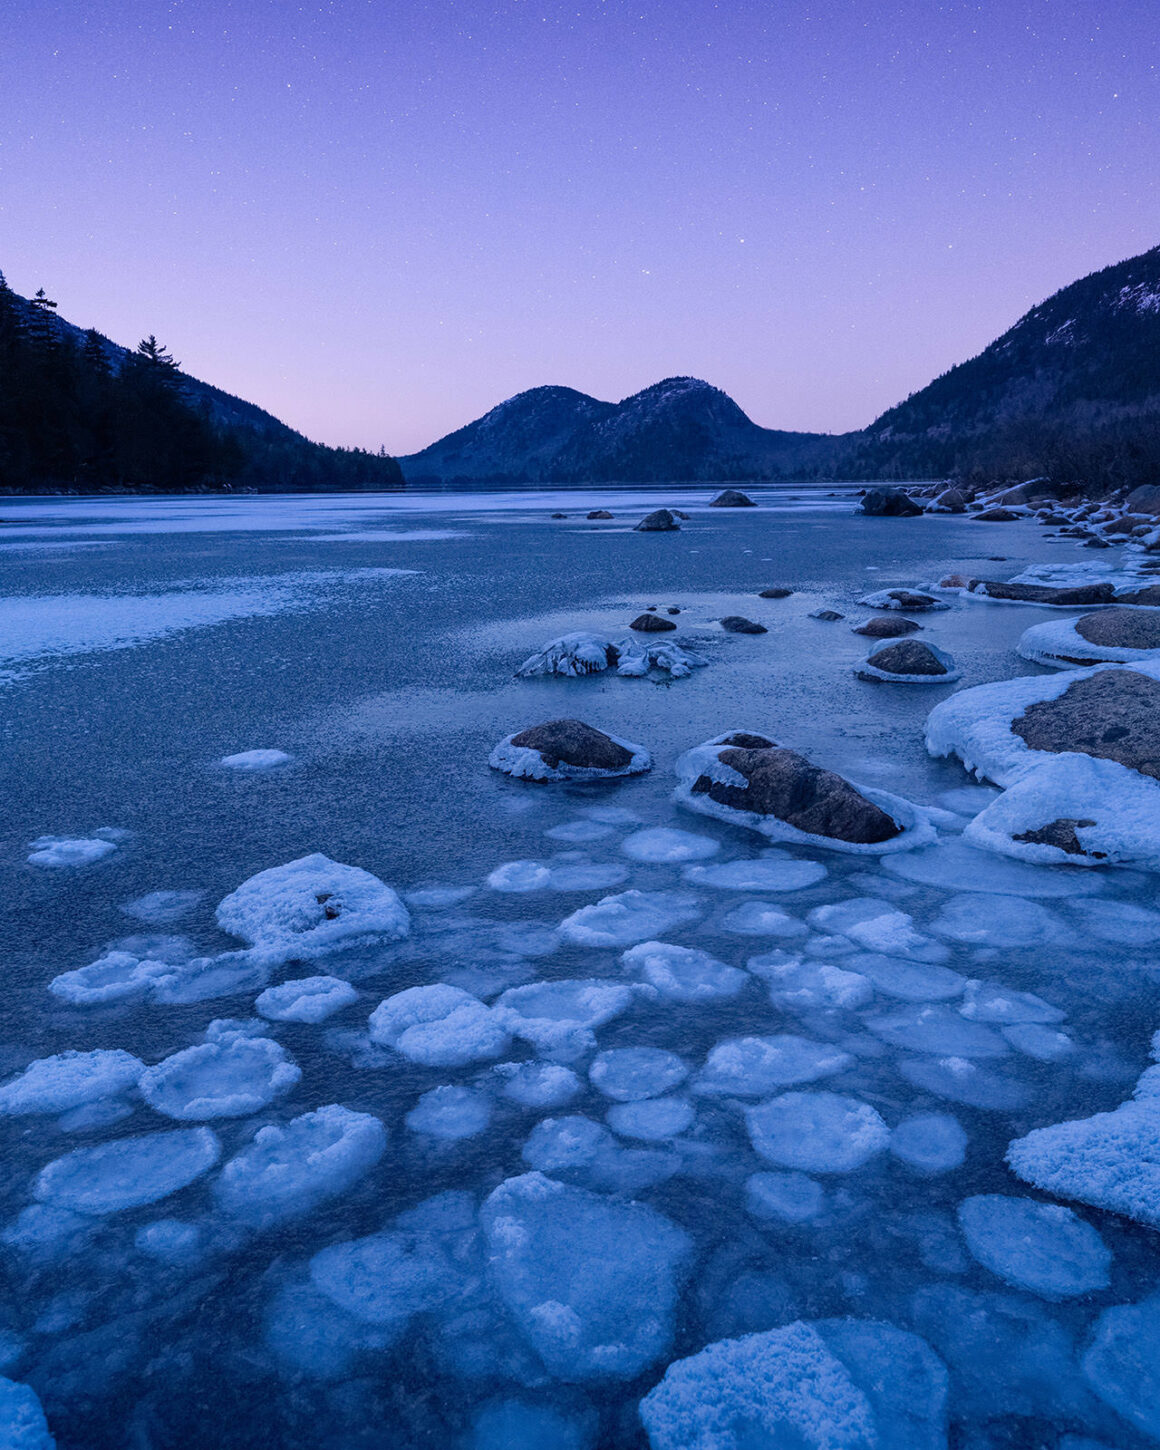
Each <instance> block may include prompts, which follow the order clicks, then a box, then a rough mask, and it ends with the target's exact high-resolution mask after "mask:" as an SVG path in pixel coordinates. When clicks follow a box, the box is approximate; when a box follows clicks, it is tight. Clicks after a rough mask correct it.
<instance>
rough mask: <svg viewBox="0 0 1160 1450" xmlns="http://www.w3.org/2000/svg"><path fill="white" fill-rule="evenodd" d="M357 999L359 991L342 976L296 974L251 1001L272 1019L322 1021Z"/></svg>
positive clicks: (273, 1020) (282, 1020)
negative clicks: (289, 979)
mask: <svg viewBox="0 0 1160 1450" xmlns="http://www.w3.org/2000/svg"><path fill="white" fill-rule="evenodd" d="M357 1001H358V991H357V989H356V988H354V987H352V986H351V984H350V983H349V982H345V981H343V979H342V978H341V977H297V978H295V979H294V981H292V982H282V983H280V984H279V985H278V986H277V987H267V988H266V990H265V991H264V992H263V993H262V994H261V996H260V997H259V998H258V1000H257V1001H256V1002H255V1003H254V1008H255V1010H256V1011H258V1012H260V1013H261V1014H262V1016H263V1017H268V1018H269V1019H270V1021H271V1022H311V1023H314V1022H325V1020H326V1019H327V1018H328V1017H330V1016H332V1015H333V1014H334V1013H335V1012H338V1011H340V1010H341V1009H342V1008H343V1007H349V1006H350V1004H351V1003H352V1002H357Z"/></svg>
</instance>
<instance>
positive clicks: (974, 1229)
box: [958, 1193, 1112, 1299]
mask: <svg viewBox="0 0 1160 1450" xmlns="http://www.w3.org/2000/svg"><path fill="white" fill-rule="evenodd" d="M958 1220H959V1227H960V1229H962V1231H963V1237H964V1238H965V1239H966V1241H967V1248H968V1249H969V1250H970V1251H971V1256H972V1258H974V1259H976V1260H977V1261H978V1262H979V1263H980V1264H982V1265H983V1267H984V1268H985V1269H989V1270H990V1271H991V1273H992V1274H995V1275H997V1276H998V1277H999V1278H1000V1279H1004V1280H1006V1282H1007V1283H1008V1284H1013V1285H1014V1286H1015V1287H1016V1288H1017V1289H1029V1290H1030V1291H1031V1292H1032V1293H1033V1294H1038V1295H1039V1296H1040V1297H1041V1298H1043V1299H1067V1298H1072V1297H1074V1296H1075V1295H1077V1294H1091V1293H1093V1292H1094V1291H1095V1290H1097V1289H1106V1288H1107V1287H1108V1270H1109V1268H1110V1266H1111V1262H1112V1255H1111V1251H1110V1250H1109V1249H1108V1247H1107V1245H1106V1244H1105V1243H1104V1241H1103V1239H1101V1238H1100V1236H1099V1234H1098V1233H1097V1232H1096V1231H1095V1229H1094V1228H1092V1226H1091V1224H1089V1223H1084V1221H1083V1219H1081V1218H1077V1217H1076V1215H1075V1214H1074V1213H1073V1212H1072V1211H1071V1209H1070V1208H1064V1207H1063V1205H1062V1204H1059V1203H1039V1202H1037V1201H1036V1200H1035V1199H1032V1198H1011V1197H1008V1196H1007V1195H1005V1194H1002V1193H980V1194H977V1195H975V1196H974V1197H973V1198H964V1199H963V1201H962V1202H961V1203H960V1204H959V1207H958Z"/></svg>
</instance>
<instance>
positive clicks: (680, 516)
mask: <svg viewBox="0 0 1160 1450" xmlns="http://www.w3.org/2000/svg"><path fill="white" fill-rule="evenodd" d="M669 512H670V513H671V514H672V515H673V517H674V518H677V519H684V521H685V522H686V523H688V522H689V520H690V519H691V518H692V517H693V515H692V514H687V513H684V512H682V510H681V509H670V510H669Z"/></svg>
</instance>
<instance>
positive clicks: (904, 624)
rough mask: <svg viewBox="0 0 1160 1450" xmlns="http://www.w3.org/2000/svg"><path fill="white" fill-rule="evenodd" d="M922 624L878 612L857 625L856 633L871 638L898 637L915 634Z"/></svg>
mask: <svg viewBox="0 0 1160 1450" xmlns="http://www.w3.org/2000/svg"><path fill="white" fill-rule="evenodd" d="M921 628H922V625H921V624H916V623H915V622H914V620H913V619H899V618H897V617H891V616H890V615H889V614H876V615H875V616H874V618H873V619H868V620H867V621H866V623H865V624H859V625H856V626H855V628H854V633H855V634H865V635H868V636H869V638H870V639H898V638H899V637H900V636H901V635H904V634H913V633H914V631H915V630H916V629H921Z"/></svg>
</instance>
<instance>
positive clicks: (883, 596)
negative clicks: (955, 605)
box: [858, 589, 950, 613]
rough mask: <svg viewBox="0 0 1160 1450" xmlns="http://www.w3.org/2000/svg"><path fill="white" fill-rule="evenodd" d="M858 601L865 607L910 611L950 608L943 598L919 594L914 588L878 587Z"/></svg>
mask: <svg viewBox="0 0 1160 1450" xmlns="http://www.w3.org/2000/svg"><path fill="white" fill-rule="evenodd" d="M858 603H859V604H864V605H865V606H866V608H867V609H904V610H907V611H908V612H911V613H916V612H918V611H922V612H924V613H925V612H928V611H929V610H932V609H949V608H950V605H949V604H947V603H946V601H945V600H942V599H936V598H935V597H934V595H933V594H919V593H918V592H917V591H916V590H914V589H879V590H877V591H876V592H875V593H874V594H867V595H866V597H865V598H864V599H859V601H858Z"/></svg>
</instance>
